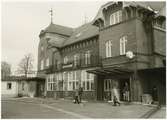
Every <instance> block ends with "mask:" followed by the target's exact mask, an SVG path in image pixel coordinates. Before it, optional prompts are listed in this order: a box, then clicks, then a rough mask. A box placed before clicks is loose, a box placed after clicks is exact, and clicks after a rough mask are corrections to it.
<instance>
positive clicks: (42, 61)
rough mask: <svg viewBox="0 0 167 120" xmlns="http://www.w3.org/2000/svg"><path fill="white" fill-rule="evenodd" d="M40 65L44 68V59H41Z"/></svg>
mask: <svg viewBox="0 0 167 120" xmlns="http://www.w3.org/2000/svg"><path fill="white" fill-rule="evenodd" d="M40 67H41V70H43V69H44V60H41V65H40Z"/></svg>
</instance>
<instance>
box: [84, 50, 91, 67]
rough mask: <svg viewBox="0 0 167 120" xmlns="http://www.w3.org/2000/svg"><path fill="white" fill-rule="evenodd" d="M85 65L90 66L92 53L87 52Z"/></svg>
mask: <svg viewBox="0 0 167 120" xmlns="http://www.w3.org/2000/svg"><path fill="white" fill-rule="evenodd" d="M85 64H86V65H88V64H90V51H86V53H85Z"/></svg>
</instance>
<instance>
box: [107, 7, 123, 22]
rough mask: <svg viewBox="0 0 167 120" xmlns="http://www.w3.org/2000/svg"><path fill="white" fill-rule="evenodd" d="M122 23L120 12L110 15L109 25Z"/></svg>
mask: <svg viewBox="0 0 167 120" xmlns="http://www.w3.org/2000/svg"><path fill="white" fill-rule="evenodd" d="M121 21H122V11H121V10H119V11H117V12H115V13H113V14H111V15H110V25H114V24H117V23H119V22H121Z"/></svg>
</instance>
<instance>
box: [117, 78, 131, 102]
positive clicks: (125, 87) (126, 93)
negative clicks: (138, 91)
mask: <svg viewBox="0 0 167 120" xmlns="http://www.w3.org/2000/svg"><path fill="white" fill-rule="evenodd" d="M119 82H120V100H121V101H130V80H129V79H120V81H119Z"/></svg>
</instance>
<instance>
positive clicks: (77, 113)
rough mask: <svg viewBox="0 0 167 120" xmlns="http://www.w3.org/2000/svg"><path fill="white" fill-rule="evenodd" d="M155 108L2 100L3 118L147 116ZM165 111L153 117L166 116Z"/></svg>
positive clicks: (48, 100) (32, 100) (60, 101)
mask: <svg viewBox="0 0 167 120" xmlns="http://www.w3.org/2000/svg"><path fill="white" fill-rule="evenodd" d="M153 109H155V107H151V106H144V105H136V104H131V105H125V104H122V105H121V106H117V107H115V106H112V105H111V104H109V103H100V102H85V103H84V104H81V105H78V104H73V103H72V102H71V101H69V100H53V99H37V98H23V99H17V98H15V99H14V98H13V99H8V100H7V99H6V100H2V118H145V117H146V116H147V113H149V112H150V111H151V110H153ZM164 111H165V110H163V112H161V111H158V112H160V114H158V112H157V113H156V114H157V115H156V114H155V116H151V117H152V118H164V117H165V112H164ZM157 116H158V117H157Z"/></svg>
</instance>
